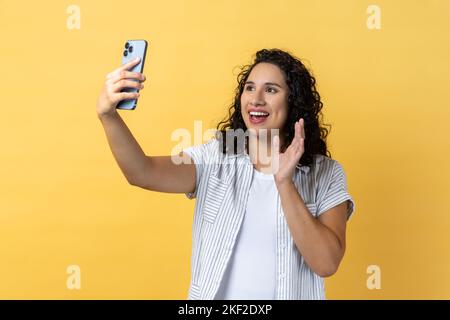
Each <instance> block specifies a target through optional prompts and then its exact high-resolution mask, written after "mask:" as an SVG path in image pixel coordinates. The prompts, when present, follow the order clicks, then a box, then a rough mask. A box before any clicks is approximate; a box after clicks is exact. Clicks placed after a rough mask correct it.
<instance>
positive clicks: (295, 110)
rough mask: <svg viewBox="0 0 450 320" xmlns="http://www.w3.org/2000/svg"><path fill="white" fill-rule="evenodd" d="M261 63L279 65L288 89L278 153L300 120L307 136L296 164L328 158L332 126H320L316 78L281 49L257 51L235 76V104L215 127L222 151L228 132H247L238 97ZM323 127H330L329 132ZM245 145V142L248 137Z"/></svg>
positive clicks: (320, 105)
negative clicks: (282, 142) (251, 60)
mask: <svg viewBox="0 0 450 320" xmlns="http://www.w3.org/2000/svg"><path fill="white" fill-rule="evenodd" d="M261 62H267V63H272V64H274V65H276V66H278V67H279V68H280V69H281V70H282V71H283V73H284V76H285V80H286V84H287V86H288V87H289V95H288V117H287V120H286V123H285V125H284V128H280V129H281V130H280V134H283V135H284V144H283V145H281V146H280V149H281V152H284V151H286V149H287V147H288V146H289V145H290V144H291V142H292V139H293V138H294V134H295V127H294V125H295V122H296V121H298V120H299V119H300V118H303V119H304V123H305V136H306V138H305V151H304V153H303V155H302V157H301V158H300V160H299V165H308V166H310V165H311V164H312V163H313V156H314V155H315V154H321V155H325V156H328V157H330V158H331V153H330V151H329V150H328V149H327V144H326V137H327V136H328V134H329V131H330V130H331V126H330V125H321V122H322V118H323V115H322V112H321V109H322V107H323V103H322V102H321V101H320V95H319V93H318V92H317V90H316V79H315V78H314V77H313V76H312V74H311V73H310V72H309V71H308V69H307V68H306V67H305V65H304V64H303V63H302V62H301V61H300V59H298V58H296V57H294V56H293V55H292V54H290V53H289V52H286V51H283V50H280V49H262V50H259V51H258V52H257V53H256V58H255V59H254V61H253V63H252V64H250V65H244V66H241V67H240V69H241V71H240V73H239V74H238V76H237V82H238V86H237V88H236V90H235V98H234V102H233V103H232V105H231V106H230V108H229V110H228V116H227V117H225V119H224V120H222V121H220V122H219V124H218V125H217V130H218V131H217V134H216V138H218V139H221V141H220V142H221V145H222V152H223V153H226V146H227V141H226V138H227V134H226V132H227V131H228V129H233V130H237V129H242V130H243V131H246V130H247V127H246V125H245V122H244V119H243V118H242V114H241V95H242V92H243V91H244V86H245V82H246V81H247V79H248V76H249V75H250V72H251V71H252V70H253V68H254V67H255V66H256V65H257V64H258V63H261ZM326 127H330V130H328V129H327V128H326ZM246 142H247V143H248V138H247V140H246ZM234 145H235V142H234ZM234 150H236V148H235V149H234ZM246 150H247V148H246Z"/></svg>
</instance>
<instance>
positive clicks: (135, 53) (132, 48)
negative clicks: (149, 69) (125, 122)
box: [116, 40, 147, 110]
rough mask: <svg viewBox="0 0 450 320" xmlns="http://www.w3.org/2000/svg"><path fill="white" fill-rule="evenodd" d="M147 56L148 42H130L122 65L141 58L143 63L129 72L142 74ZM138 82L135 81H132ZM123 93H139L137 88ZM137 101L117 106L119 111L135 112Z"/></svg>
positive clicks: (123, 90) (124, 53)
mask: <svg viewBox="0 0 450 320" xmlns="http://www.w3.org/2000/svg"><path fill="white" fill-rule="evenodd" d="M146 54H147V41H145V40H128V41H127V42H126V43H125V46H124V48H123V52H122V65H123V64H125V63H128V62H129V61H131V60H133V59H135V58H136V57H140V58H141V61H140V62H139V63H138V64H137V65H135V66H134V67H133V68H131V69H130V70H129V71H132V72H140V73H142V71H143V70H144V62H145V58H146ZM130 80H134V81H137V80H135V79H130ZM122 92H139V90H138V89H136V88H124V89H122ZM136 104H137V99H129V100H122V101H120V102H119V103H118V104H117V107H116V108H117V109H123V110H134V109H135V108H136Z"/></svg>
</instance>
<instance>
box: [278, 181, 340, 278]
mask: <svg viewBox="0 0 450 320" xmlns="http://www.w3.org/2000/svg"><path fill="white" fill-rule="evenodd" d="M277 187H278V191H279V193H280V199H281V206H282V208H283V212H284V215H285V217H286V221H287V224H288V226H289V230H290V232H291V235H292V237H293V239H294V243H295V245H296V247H297V249H298V250H299V251H300V253H301V255H302V256H303V258H304V259H305V261H306V263H307V264H308V266H309V267H310V268H311V269H312V270H313V271H314V272H315V273H317V274H318V275H320V276H322V277H327V276H331V275H332V274H334V273H335V272H336V270H337V268H338V266H339V263H340V261H341V259H342V256H343V248H342V246H341V244H340V242H339V239H338V237H337V236H336V235H335V234H334V233H333V232H332V231H331V230H330V229H329V228H327V227H326V226H325V225H323V224H322V223H321V222H320V221H319V220H317V219H316V218H314V217H313V216H312V215H311V213H310V212H309V210H308V208H307V207H306V205H305V203H304V201H303V199H302V198H301V196H300V194H299V192H298V191H297V188H296V187H295V185H294V183H293V182H291V181H290V182H286V183H282V184H281V183H280V184H277Z"/></svg>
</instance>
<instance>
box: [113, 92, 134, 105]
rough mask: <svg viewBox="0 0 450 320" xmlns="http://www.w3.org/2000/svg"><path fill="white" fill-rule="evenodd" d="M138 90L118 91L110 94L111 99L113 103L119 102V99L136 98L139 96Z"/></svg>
mask: <svg viewBox="0 0 450 320" xmlns="http://www.w3.org/2000/svg"><path fill="white" fill-rule="evenodd" d="M139 96H140V94H139V92H119V93H116V94H114V95H113V96H112V100H113V102H114V103H116V102H119V101H121V100H127V99H137V98H139Z"/></svg>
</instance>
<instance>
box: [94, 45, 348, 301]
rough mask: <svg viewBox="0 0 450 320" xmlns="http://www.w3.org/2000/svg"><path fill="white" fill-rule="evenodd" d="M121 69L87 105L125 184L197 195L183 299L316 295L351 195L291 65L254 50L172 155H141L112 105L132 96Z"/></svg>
mask: <svg viewBox="0 0 450 320" xmlns="http://www.w3.org/2000/svg"><path fill="white" fill-rule="evenodd" d="M135 63H136V62H135ZM132 66H133V64H128V65H124V66H122V67H120V68H118V69H116V70H115V71H113V72H112V73H110V74H109V75H108V76H107V80H106V83H105V86H104V88H103V90H102V93H101V95H100V97H99V100H98V103H97V113H98V116H99V118H100V120H101V122H102V124H103V126H104V129H105V132H106V135H107V138H108V142H109V145H110V147H111V150H112V152H113V155H114V157H115V158H116V160H117V162H118V164H119V166H120V168H121V170H122V171H123V173H124V175H125V177H126V178H127V180H128V181H129V183H130V184H132V185H135V186H139V187H141V188H145V189H148V190H152V191H160V192H177V193H186V195H187V196H188V197H189V198H194V197H196V198H197V201H196V206H195V214H194V225H193V248H192V261H191V266H192V267H191V269H192V270H191V284H190V289H189V299H324V298H325V289H324V279H323V278H324V277H329V276H331V275H333V274H334V273H335V272H336V271H337V269H338V266H339V264H340V262H341V260H342V258H343V256H344V252H345V233H346V222H347V220H348V218H349V217H350V215H351V214H352V212H353V210H354V203H353V200H352V198H351V196H350V195H349V194H348V192H347V186H346V177H345V173H344V171H343V168H342V166H341V165H340V164H339V163H338V162H337V161H335V160H332V159H331V158H330V156H329V151H328V150H327V145H326V142H325V138H326V136H327V134H328V130H327V129H326V128H324V127H321V126H320V121H319V117H321V108H322V102H321V101H320V96H319V94H318V92H317V90H316V87H315V79H314V77H313V76H312V75H311V74H310V73H309V72H308V70H307V69H306V68H305V66H304V65H303V64H302V62H301V61H300V60H299V59H297V58H295V57H294V56H292V55H291V54H289V53H288V52H285V51H282V50H278V49H272V50H265V49H264V50H261V51H258V52H257V53H256V59H255V60H254V62H253V63H252V64H251V65H249V66H246V67H244V68H243V70H242V72H241V73H240V74H239V76H238V82H239V85H238V87H237V89H236V97H235V100H234V103H233V104H232V106H231V107H230V110H229V116H228V118H227V119H226V120H224V121H222V122H220V123H219V125H218V129H219V130H218V131H217V135H216V137H215V138H213V139H211V140H210V141H208V142H207V143H205V144H203V145H200V146H194V147H190V148H187V149H185V150H183V152H182V153H180V156H181V157H183V159H184V162H183V163H181V164H175V163H174V162H173V161H172V157H171V156H163V157H153V156H146V155H145V154H144V152H143V151H142V149H141V148H140V147H139V145H138V143H137V142H136V140H135V139H134V138H133V136H132V134H131V133H130V131H129V130H128V128H127V127H126V125H125V124H124V122H123V121H122V119H121V118H120V117H119V115H118V113H117V112H116V109H115V106H116V105H117V103H118V102H119V101H120V100H122V99H127V98H128V99H129V98H135V97H137V94H134V93H120V90H121V89H123V88H124V87H134V88H141V89H142V87H143V86H142V83H141V82H143V81H144V80H145V76H143V75H141V74H137V73H131V72H128V71H127V69H129V68H131V67H132ZM128 79H137V80H139V82H136V81H130V80H128ZM230 132H231V133H232V134H231V135H230V134H229V133H230ZM236 132H244V133H245V134H244V135H243V136H242V135H239V134H236ZM260 150H264V152H260ZM264 155H265V156H264ZM263 160H264V161H263ZM191 162H193V163H191ZM177 163H179V162H177Z"/></svg>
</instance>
